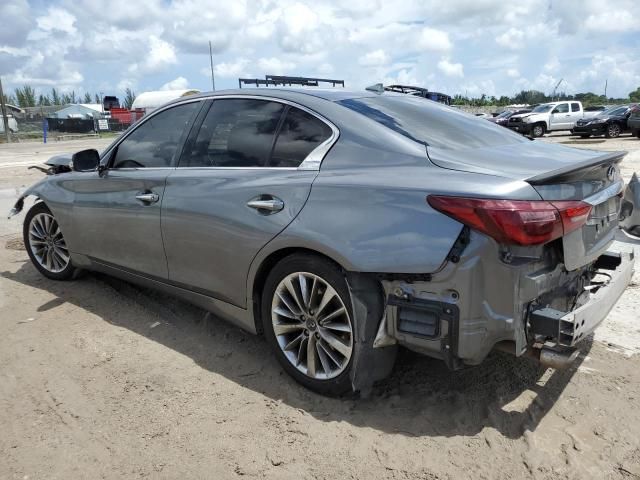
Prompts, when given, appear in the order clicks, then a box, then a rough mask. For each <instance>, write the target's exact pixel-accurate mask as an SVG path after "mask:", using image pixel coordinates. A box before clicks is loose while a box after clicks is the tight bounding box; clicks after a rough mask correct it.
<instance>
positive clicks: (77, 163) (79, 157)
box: [71, 148, 100, 172]
mask: <svg viewBox="0 0 640 480" xmlns="http://www.w3.org/2000/svg"><path fill="white" fill-rule="evenodd" d="M71 164H72V165H73V171H74V172H91V171H93V170H96V169H97V168H98V165H100V154H99V153H98V151H97V150H96V149H95V148H90V149H88V150H82V151H80V152H77V153H74V154H73V156H72V157H71Z"/></svg>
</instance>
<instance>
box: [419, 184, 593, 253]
mask: <svg viewBox="0 0 640 480" xmlns="http://www.w3.org/2000/svg"><path fill="white" fill-rule="evenodd" d="M427 201H428V202H429V205H431V206H432V207H433V208H435V209H436V210H438V211H439V212H442V213H444V214H445V215H448V216H450V217H452V218H454V219H456V220H458V221H460V222H462V223H464V224H465V225H468V226H469V227H471V228H473V229H476V230H478V231H480V232H482V233H484V234H486V235H489V236H490V237H492V238H493V239H495V240H496V241H497V242H499V243H505V244H516V245H540V244H543V243H547V242H550V241H551V240H555V239H556V238H560V237H562V236H563V235H566V234H567V233H569V232H571V231H573V230H576V229H577V228H580V227H581V226H582V225H584V223H585V222H586V221H587V218H588V217H589V213H590V212H591V205H589V204H587V203H585V202H581V201H573V200H572V201H558V202H547V201H544V200H533V201H529V200H492V199H483V198H465V197H446V196H440V195H429V196H428V197H427Z"/></svg>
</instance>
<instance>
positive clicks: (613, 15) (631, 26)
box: [584, 5, 640, 32]
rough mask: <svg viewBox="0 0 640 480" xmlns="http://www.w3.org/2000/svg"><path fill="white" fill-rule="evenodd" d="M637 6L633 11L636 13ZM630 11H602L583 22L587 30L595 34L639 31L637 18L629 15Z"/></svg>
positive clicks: (615, 9) (639, 25) (639, 24)
mask: <svg viewBox="0 0 640 480" xmlns="http://www.w3.org/2000/svg"><path fill="white" fill-rule="evenodd" d="M637 7H638V6H637V5H635V10H636V11H637ZM631 12H632V10H618V9H617V8H614V9H602V10H601V11H600V12H598V13H597V14H592V15H589V16H588V17H587V19H586V20H585V22H584V25H585V27H586V28H587V29H588V30H592V31H595V32H625V31H638V30H640V23H639V22H638V18H637V17H634V15H633V14H632V13H631Z"/></svg>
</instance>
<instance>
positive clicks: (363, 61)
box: [358, 49, 391, 67]
mask: <svg viewBox="0 0 640 480" xmlns="http://www.w3.org/2000/svg"><path fill="white" fill-rule="evenodd" d="M390 61H391V57H390V56H389V54H387V52H385V51H384V50H382V49H378V50H374V51H372V52H369V53H367V54H365V55H362V56H361V57H360V58H359V59H358V63H359V64H360V65H362V66H363V67H379V66H381V65H387V64H388V63H389V62H390Z"/></svg>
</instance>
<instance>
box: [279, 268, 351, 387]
mask: <svg viewBox="0 0 640 480" xmlns="http://www.w3.org/2000/svg"><path fill="white" fill-rule="evenodd" d="M271 321H272V325H273V332H274V334H275V337H276V340H277V342H278V345H279V347H280V349H281V351H282V353H284V356H285V357H286V358H287V360H288V361H289V362H290V363H291V364H292V365H293V366H294V367H295V368H296V369H297V370H298V371H300V372H302V373H303V374H304V375H306V376H308V377H310V378H313V379H316V380H327V379H330V378H335V377H337V376H338V375H340V374H341V373H342V372H343V371H344V370H345V369H346V368H347V366H348V364H349V360H350V359H351V354H352V352H353V327H352V324H351V318H350V317H349V313H348V310H347V308H346V307H345V305H344V303H343V301H342V299H341V298H340V296H339V295H338V293H337V292H336V290H335V289H334V288H333V287H332V286H331V285H330V284H329V283H328V282H327V281H325V280H324V279H322V278H321V277H319V276H318V275H315V274H313V273H308V272H294V273H291V274H289V275H287V276H286V277H285V278H283V279H282V281H281V282H280V283H279V284H278V286H277V288H276V290H275V293H274V295H273V300H272V302H271Z"/></svg>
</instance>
